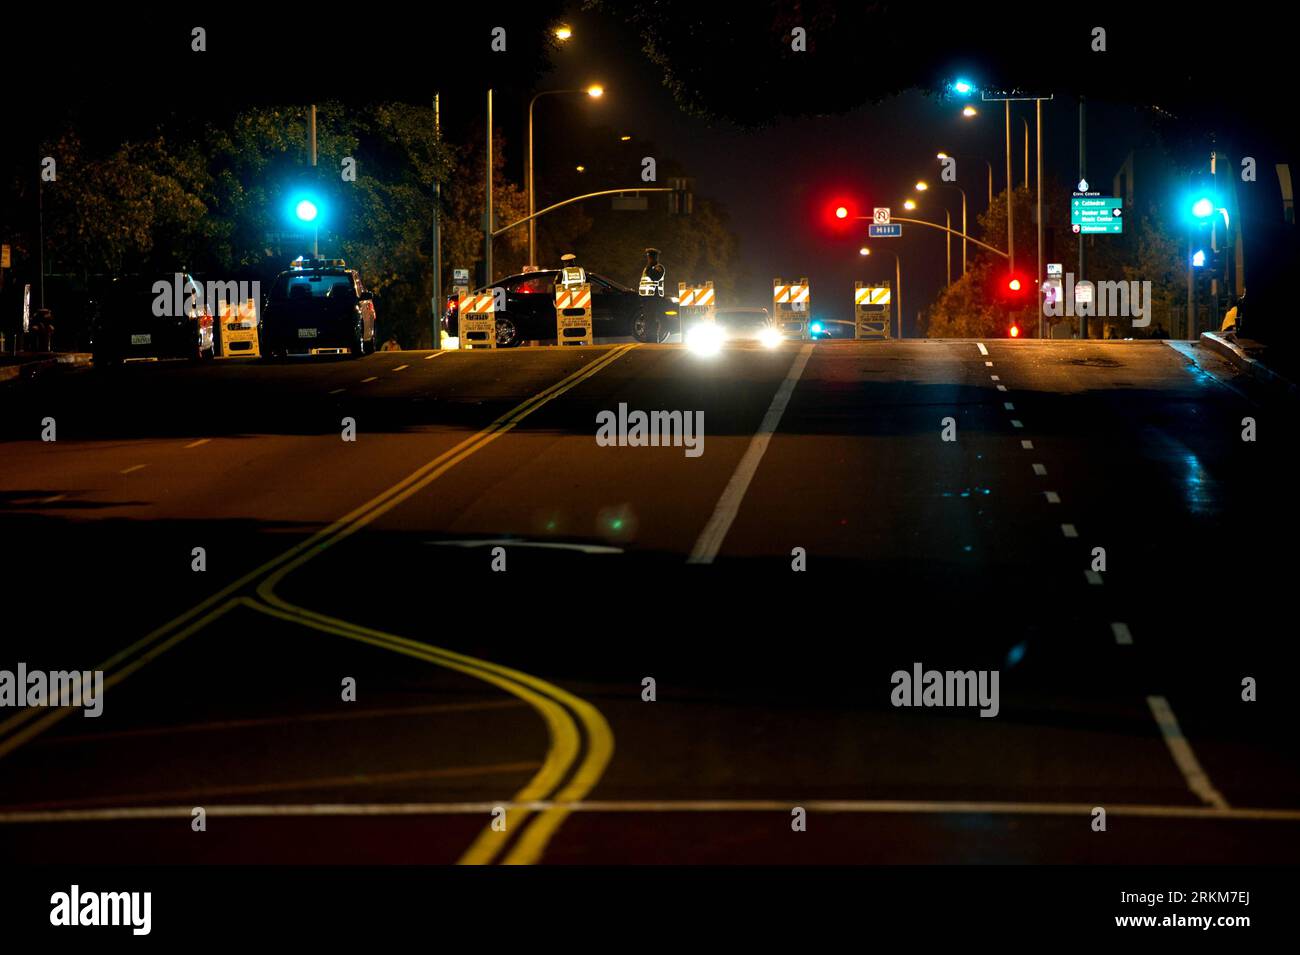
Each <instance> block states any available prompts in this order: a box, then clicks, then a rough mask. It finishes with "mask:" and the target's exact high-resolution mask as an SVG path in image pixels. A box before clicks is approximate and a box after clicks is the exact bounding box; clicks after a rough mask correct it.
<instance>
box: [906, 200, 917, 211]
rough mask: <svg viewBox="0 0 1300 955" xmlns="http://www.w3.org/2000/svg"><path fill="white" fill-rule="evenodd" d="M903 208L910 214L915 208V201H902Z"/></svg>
mask: <svg viewBox="0 0 1300 955" xmlns="http://www.w3.org/2000/svg"><path fill="white" fill-rule="evenodd" d="M903 208H904V209H906V210H907V211H908V212H911V211H912V210H913V209H915V208H916V200H915V199H904V200H903Z"/></svg>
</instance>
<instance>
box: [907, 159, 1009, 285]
mask: <svg viewBox="0 0 1300 955" xmlns="http://www.w3.org/2000/svg"><path fill="white" fill-rule="evenodd" d="M991 168H992V167H990V169H991ZM989 175H990V176H991V175H992V172H990V173H989ZM924 185H925V183H923V182H918V183H917V184H916V188H917V189H920V188H921V187H922V186H924ZM927 188H928V187H927ZM939 188H940V189H956V190H957V191H958V192H960V193H961V274H962V275H965V274H966V190H965V189H963V188H962V187H961V186H958V185H954V184H952V183H946V182H941V183H939Z"/></svg>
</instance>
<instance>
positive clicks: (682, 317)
mask: <svg viewBox="0 0 1300 955" xmlns="http://www.w3.org/2000/svg"><path fill="white" fill-rule="evenodd" d="M716 304H717V301H716V298H715V296H714V294H713V283H712V282H705V283H704V284H703V285H687V284H686V283H685V282H678V283H677V315H678V324H679V325H680V326H681V329H682V334H683V335H685V334H686V332H687V330H688V329H689V328H690V326H691V325H694V324H696V323H698V322H711V321H713V320H714V319H715V318H716V316H717V313H716ZM683 341H685V339H684V338H683Z"/></svg>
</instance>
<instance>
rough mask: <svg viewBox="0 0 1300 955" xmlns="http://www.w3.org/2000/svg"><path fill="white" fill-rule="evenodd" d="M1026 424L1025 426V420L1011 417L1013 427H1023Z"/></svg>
mask: <svg viewBox="0 0 1300 955" xmlns="http://www.w3.org/2000/svg"><path fill="white" fill-rule="evenodd" d="M1024 426H1025V423H1024V422H1023V421H1020V420H1019V419H1017V418H1012V419H1011V427H1013V428H1023V427H1024Z"/></svg>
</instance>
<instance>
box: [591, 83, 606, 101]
mask: <svg viewBox="0 0 1300 955" xmlns="http://www.w3.org/2000/svg"><path fill="white" fill-rule="evenodd" d="M587 95H588V96H590V97H591V98H592V99H600V98H601V97H602V96H604V95H605V87H603V86H601V85H600V84H599V83H592V84H591V85H590V86H588V87H587Z"/></svg>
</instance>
